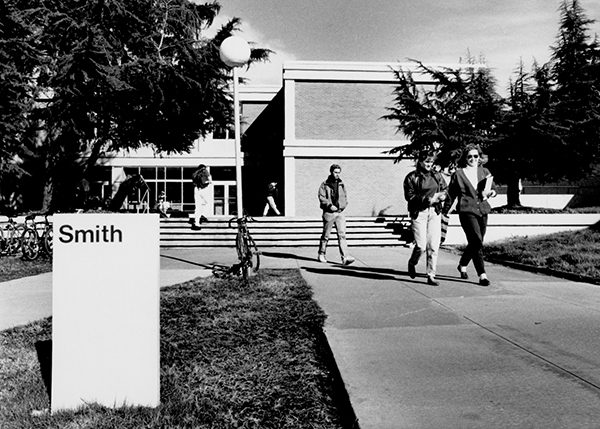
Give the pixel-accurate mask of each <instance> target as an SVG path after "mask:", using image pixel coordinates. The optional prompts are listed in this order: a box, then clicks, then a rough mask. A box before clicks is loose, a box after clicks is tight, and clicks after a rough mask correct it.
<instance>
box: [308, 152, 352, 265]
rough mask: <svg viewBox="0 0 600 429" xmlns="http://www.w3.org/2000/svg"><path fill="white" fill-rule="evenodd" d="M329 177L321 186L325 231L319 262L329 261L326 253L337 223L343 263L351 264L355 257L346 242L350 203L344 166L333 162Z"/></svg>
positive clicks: (320, 200)
mask: <svg viewBox="0 0 600 429" xmlns="http://www.w3.org/2000/svg"><path fill="white" fill-rule="evenodd" d="M329 173H330V174H329V177H327V179H326V180H325V181H324V182H323V183H321V186H319V193H318V197H319V203H320V205H321V209H322V210H323V233H322V234H321V241H320V243H319V254H318V256H317V259H318V260H319V262H327V258H326V256H325V254H326V253H327V242H328V241H329V235H330V234H331V230H332V229H333V226H334V225H335V229H336V231H337V236H338V246H339V249H340V255H341V257H342V263H343V264H344V265H349V264H351V263H353V262H354V261H355V259H354V258H353V257H352V256H350V254H349V253H348V244H347V243H346V218H345V216H344V209H345V208H346V206H347V205H348V195H347V194H346V186H345V185H344V183H343V182H342V179H341V178H340V175H341V173H342V167H340V166H339V165H337V164H333V165H332V166H331V167H329Z"/></svg>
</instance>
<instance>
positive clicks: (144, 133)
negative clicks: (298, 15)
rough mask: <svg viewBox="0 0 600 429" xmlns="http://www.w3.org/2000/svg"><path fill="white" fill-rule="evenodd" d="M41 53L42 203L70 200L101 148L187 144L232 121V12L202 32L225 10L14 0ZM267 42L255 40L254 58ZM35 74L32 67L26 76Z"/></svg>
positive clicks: (168, 2) (183, 2) (36, 118)
mask: <svg viewBox="0 0 600 429" xmlns="http://www.w3.org/2000/svg"><path fill="white" fill-rule="evenodd" d="M12 1H14V2H15V5H16V8H17V10H16V13H28V14H29V21H28V24H29V25H30V27H31V28H32V34H35V36H36V39H35V41H36V45H35V46H36V48H37V49H38V51H39V52H40V53H41V55H40V56H39V58H38V60H39V63H40V66H39V67H38V69H37V71H36V75H35V83H36V90H37V91H38V93H40V94H42V95H43V96H44V97H43V99H41V100H37V101H38V102H37V103H36V106H37V108H36V109H35V111H34V112H33V115H32V116H31V118H30V119H31V121H32V122H34V125H35V127H36V128H38V129H39V130H42V131H43V132H42V133H39V132H38V133H37V134H36V135H35V136H33V135H32V136H31V141H32V143H31V145H32V148H31V152H32V153H33V154H35V155H36V156H37V157H39V158H40V159H41V163H42V165H43V167H44V168H43V170H44V172H45V174H46V178H45V184H46V185H45V193H44V194H45V196H44V208H65V207H68V205H69V204H71V203H72V200H73V195H74V193H75V192H76V186H77V185H78V184H79V183H80V182H81V179H83V178H85V177H86V175H89V174H91V171H92V169H93V167H94V166H95V165H96V162H97V160H98V159H99V157H100V156H105V155H108V154H110V153H111V152H113V151H115V150H118V149H137V148H139V147H141V146H150V147H152V148H153V149H154V150H155V151H156V152H159V153H161V152H162V153H174V152H185V151H188V150H189V149H190V148H191V147H192V146H193V143H194V141H195V140H196V139H197V138H198V137H200V136H204V135H206V133H208V132H210V131H212V130H213V129H214V128H215V127H216V126H223V127H224V126H226V125H227V124H228V123H230V122H232V109H231V96H230V95H229V92H228V90H227V89H228V86H229V84H230V80H231V76H230V73H229V70H228V68H227V67H226V66H225V65H224V64H223V63H222V62H221V60H220V59H219V54H218V49H219V45H220V43H221V41H223V40H224V39H225V38H226V37H228V36H229V35H231V33H232V32H234V31H236V30H237V29H238V28H239V25H240V20H239V19H237V18H234V19H233V20H231V21H230V22H229V23H227V24H226V25H224V26H223V27H222V28H221V29H220V30H219V31H218V32H217V34H216V36H214V37H213V38H210V39H208V38H206V37H204V32H205V29H206V28H207V27H209V26H210V25H212V22H213V20H214V18H215V16H216V15H217V14H218V12H219V10H220V6H219V5H218V3H216V2H212V3H206V4H196V3H192V2H190V1H187V0H158V1H151V0H90V1H85V2H81V1H79V0H31V1H25V0H12ZM268 53H269V51H268V50H264V49H254V50H253V52H252V61H254V60H261V59H266V58H267V57H268ZM31 76H32V75H31V74H30V75H29V77H31Z"/></svg>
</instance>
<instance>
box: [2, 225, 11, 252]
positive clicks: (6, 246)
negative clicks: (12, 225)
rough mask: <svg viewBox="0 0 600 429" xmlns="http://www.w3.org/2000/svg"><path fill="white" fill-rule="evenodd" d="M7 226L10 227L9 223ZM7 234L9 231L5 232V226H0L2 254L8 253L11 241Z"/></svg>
mask: <svg viewBox="0 0 600 429" xmlns="http://www.w3.org/2000/svg"><path fill="white" fill-rule="evenodd" d="M5 228H8V225H6V227H5ZM6 236H7V233H5V232H4V228H0V255H7V254H8V250H9V244H10V241H9V240H8V238H6Z"/></svg>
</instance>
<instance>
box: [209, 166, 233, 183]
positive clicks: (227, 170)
mask: <svg viewBox="0 0 600 429" xmlns="http://www.w3.org/2000/svg"><path fill="white" fill-rule="evenodd" d="M210 175H211V176H212V178H213V180H235V167H211V169H210Z"/></svg>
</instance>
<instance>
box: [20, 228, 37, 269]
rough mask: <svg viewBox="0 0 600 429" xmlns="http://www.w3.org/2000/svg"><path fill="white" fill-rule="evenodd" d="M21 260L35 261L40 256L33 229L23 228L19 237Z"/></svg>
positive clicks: (35, 233) (35, 232)
mask: <svg viewBox="0 0 600 429" xmlns="http://www.w3.org/2000/svg"><path fill="white" fill-rule="evenodd" d="M21 249H22V251H23V259H27V260H28V261H33V260H35V259H36V258H37V257H38V256H39V255H40V244H39V235H38V233H37V231H36V230H35V229H33V228H25V231H23V236H22V237H21Z"/></svg>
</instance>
